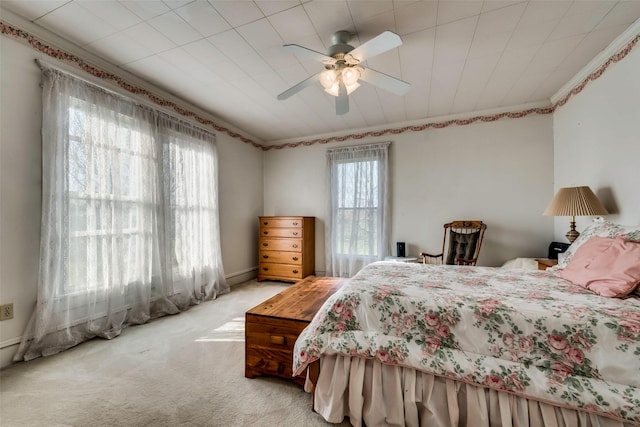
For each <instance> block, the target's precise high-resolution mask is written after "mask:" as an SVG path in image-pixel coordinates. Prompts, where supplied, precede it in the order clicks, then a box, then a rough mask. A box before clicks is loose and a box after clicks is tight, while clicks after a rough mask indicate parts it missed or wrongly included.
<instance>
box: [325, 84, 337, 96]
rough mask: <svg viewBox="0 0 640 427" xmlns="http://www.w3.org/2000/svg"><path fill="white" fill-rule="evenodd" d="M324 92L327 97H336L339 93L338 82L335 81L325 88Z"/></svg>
mask: <svg viewBox="0 0 640 427" xmlns="http://www.w3.org/2000/svg"><path fill="white" fill-rule="evenodd" d="M324 91H325V92H327V93H328V94H329V95H332V96H338V94H339V91H340V83H339V82H338V81H336V82H335V83H334V84H332V85H331V86H330V87H328V88H325V90H324Z"/></svg>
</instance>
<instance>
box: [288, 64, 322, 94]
mask: <svg viewBox="0 0 640 427" xmlns="http://www.w3.org/2000/svg"><path fill="white" fill-rule="evenodd" d="M321 72H322V71H321ZM319 79H320V73H316V74H314V75H313V76H311V77H309V78H307V79H305V80H303V81H301V82H300V83H298V84H295V85H293V86H291V87H290V88H289V89H287V90H285V91H284V92H282V93H281V94H280V95H278V99H279V100H280V101H282V100H284V99H287V98H289V97H290V96H291V95H295V94H296V93H298V92H300V91H301V90H302V89H304V88H305V87H307V86H309V85H312V84H313V83H315V82H317V81H319Z"/></svg>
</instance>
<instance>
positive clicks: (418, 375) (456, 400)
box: [307, 356, 633, 427]
mask: <svg viewBox="0 0 640 427" xmlns="http://www.w3.org/2000/svg"><path fill="white" fill-rule="evenodd" d="M308 386H309V384H307V391H309V390H308ZM314 409H315V411H316V412H318V413H319V414H320V415H322V417H323V418H324V419H325V420H327V421H329V422H332V423H340V422H342V421H343V420H344V417H349V420H350V422H351V424H352V425H353V426H363V425H366V426H368V427H376V426H430V427H445V426H451V427H453V426H469V427H489V426H492V427H493V426H502V427H507V426H513V427H539V426H540V427H541V426H544V427H556V426H557V427H565V426H566V427H573V426H575V427H590V426H594V427H623V426H624V427H627V426H631V425H633V424H625V423H622V422H620V421H617V420H614V419H611V418H607V417H603V416H599V415H596V414H591V413H587V412H582V411H575V410H572V409H567V408H560V407H556V406H553V405H551V404H547V403H543V402H537V401H534V400H529V399H526V398H523V397H518V396H515V395H512V394H508V393H504V392H498V391H496V390H492V389H487V388H483V387H477V386H474V385H470V384H467V383H464V382H459V381H455V380H451V379H448V378H443V377H438V376H434V375H431V374H427V373H424V372H420V371H416V370H414V369H410V368H403V367H400V366H390V365H383V364H381V363H380V362H378V361H376V360H370V359H361V358H349V357H345V356H325V357H323V358H322V359H321V360H320V376H319V378H318V382H317V385H316V388H315V394H314Z"/></svg>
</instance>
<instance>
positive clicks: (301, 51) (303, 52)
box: [282, 44, 336, 64]
mask: <svg viewBox="0 0 640 427" xmlns="http://www.w3.org/2000/svg"><path fill="white" fill-rule="evenodd" d="M282 48H283V49H284V50H286V51H288V52H290V53H292V54H294V55H296V56H302V57H305V58H309V59H314V60H316V61H320V62H322V63H324V64H335V63H336V60H335V59H334V58H332V57H330V56H327V55H325V54H324V53H320V52H317V51H315V50H312V49H309V48H306V47H303V46H300V45H298V44H285V45H284V46H282Z"/></svg>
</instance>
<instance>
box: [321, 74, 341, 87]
mask: <svg viewBox="0 0 640 427" xmlns="http://www.w3.org/2000/svg"><path fill="white" fill-rule="evenodd" d="M336 77H337V75H336V72H335V71H334V70H324V71H323V72H322V73H320V84H321V85H322V87H324V88H325V89H329V88H331V86H333V84H334V83H335V81H336Z"/></svg>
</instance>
